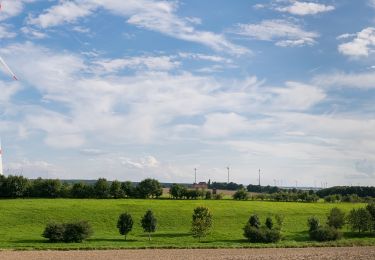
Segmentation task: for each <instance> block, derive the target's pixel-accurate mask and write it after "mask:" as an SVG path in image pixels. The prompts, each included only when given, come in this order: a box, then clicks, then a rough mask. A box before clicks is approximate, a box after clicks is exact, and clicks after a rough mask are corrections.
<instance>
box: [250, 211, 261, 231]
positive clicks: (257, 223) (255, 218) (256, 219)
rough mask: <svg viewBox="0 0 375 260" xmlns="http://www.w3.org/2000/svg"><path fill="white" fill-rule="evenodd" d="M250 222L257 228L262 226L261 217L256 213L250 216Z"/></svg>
mask: <svg viewBox="0 0 375 260" xmlns="http://www.w3.org/2000/svg"><path fill="white" fill-rule="evenodd" d="M248 223H249V224H250V226H251V227H255V228H259V227H260V221H259V217H258V216H257V215H255V214H254V215H251V216H250V218H249V221H248Z"/></svg>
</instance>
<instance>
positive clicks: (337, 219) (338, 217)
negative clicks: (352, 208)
mask: <svg viewBox="0 0 375 260" xmlns="http://www.w3.org/2000/svg"><path fill="white" fill-rule="evenodd" d="M327 225H328V226H330V227H334V228H337V229H340V228H342V227H343V226H344V225H345V213H344V212H343V211H342V210H340V209H339V208H333V209H331V211H330V212H329V214H328V217H327Z"/></svg>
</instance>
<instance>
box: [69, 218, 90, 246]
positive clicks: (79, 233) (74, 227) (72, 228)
mask: <svg viewBox="0 0 375 260" xmlns="http://www.w3.org/2000/svg"><path fill="white" fill-rule="evenodd" d="M64 227H65V230H64V242H75V243H79V242H82V241H83V240H86V239H87V238H89V237H90V236H91V235H92V233H93V232H92V228H91V226H90V224H89V223H88V222H87V221H77V222H71V223H66V224H64Z"/></svg>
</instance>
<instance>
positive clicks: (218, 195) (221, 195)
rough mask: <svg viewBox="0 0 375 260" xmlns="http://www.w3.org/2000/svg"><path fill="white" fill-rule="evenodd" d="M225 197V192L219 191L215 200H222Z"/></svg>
mask: <svg viewBox="0 0 375 260" xmlns="http://www.w3.org/2000/svg"><path fill="white" fill-rule="evenodd" d="M223 197H224V194H223V193H222V192H220V193H217V194H215V195H214V199H215V200H222V199H223Z"/></svg>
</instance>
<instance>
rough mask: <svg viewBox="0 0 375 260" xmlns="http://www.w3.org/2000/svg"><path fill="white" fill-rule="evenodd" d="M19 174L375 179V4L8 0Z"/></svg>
mask: <svg viewBox="0 0 375 260" xmlns="http://www.w3.org/2000/svg"><path fill="white" fill-rule="evenodd" d="M1 6H2V8H1V9H2V10H1V11H0V56H1V57H2V58H3V59H4V60H5V61H6V62H7V64H8V65H9V66H10V67H11V69H12V70H13V71H14V73H15V74H16V75H17V78H18V81H14V80H13V79H12V78H11V76H10V75H9V74H8V73H7V72H6V71H3V72H1V73H0V136H1V140H2V148H3V164H4V169H5V173H6V174H22V175H24V176H26V177H29V178H36V177H43V178H60V179H97V178H99V177H105V178H107V179H108V180H114V179H118V180H131V181H140V180H142V179H145V178H148V177H151V178H156V179H158V180H160V181H162V182H185V183H191V182H193V181H194V168H197V181H208V180H209V179H210V180H211V181H218V182H225V181H226V180H227V168H226V167H227V166H229V167H230V181H233V182H237V183H243V184H250V183H252V184H257V183H258V170H259V169H260V170H261V184H264V185H267V184H269V185H279V186H280V185H282V186H294V185H298V186H311V187H314V186H316V187H321V186H322V183H324V185H328V186H333V185H375V104H374V99H375V1H374V0H358V1H352V0H340V1H338V0H326V1H323V0H320V1H318V0H315V1H307V0H300V1H295V0H262V1H257V0H251V1H250V0H247V1H245V0H236V1H226V0H205V1H201V0H175V1H157V0H127V1H123V0H80V1H78V0H76V1H75V0H72V1H62V0H61V1H55V0H49V1H41V0H40V1H38V0H17V1H15V0H3V1H2V2H1Z"/></svg>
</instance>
